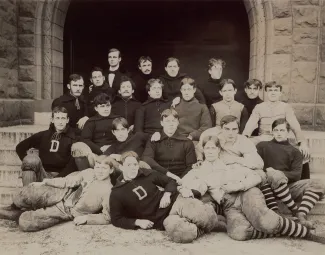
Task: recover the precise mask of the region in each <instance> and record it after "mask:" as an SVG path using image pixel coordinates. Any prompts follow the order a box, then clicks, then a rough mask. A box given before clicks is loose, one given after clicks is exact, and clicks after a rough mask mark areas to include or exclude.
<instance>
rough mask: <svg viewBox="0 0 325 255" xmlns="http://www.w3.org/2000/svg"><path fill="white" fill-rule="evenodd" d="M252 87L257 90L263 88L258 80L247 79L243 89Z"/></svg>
mask: <svg viewBox="0 0 325 255" xmlns="http://www.w3.org/2000/svg"><path fill="white" fill-rule="evenodd" d="M252 85H254V86H256V87H257V88H259V89H261V88H263V84H262V82H261V81H260V80H258V79H249V80H247V81H245V82H244V88H249V87H250V86H252Z"/></svg>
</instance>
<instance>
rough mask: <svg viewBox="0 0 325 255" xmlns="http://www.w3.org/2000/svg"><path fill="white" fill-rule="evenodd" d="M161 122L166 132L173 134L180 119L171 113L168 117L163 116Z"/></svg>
mask: <svg viewBox="0 0 325 255" xmlns="http://www.w3.org/2000/svg"><path fill="white" fill-rule="evenodd" d="M160 124H161V126H162V127H163V130H164V132H165V134H166V135H169V136H172V135H173V134H175V132H176V130H177V127H178V124H179V121H178V119H176V118H175V117H174V116H173V115H169V116H168V117H165V118H163V120H162V121H161V122H160Z"/></svg>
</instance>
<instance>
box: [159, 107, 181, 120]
mask: <svg viewBox="0 0 325 255" xmlns="http://www.w3.org/2000/svg"><path fill="white" fill-rule="evenodd" d="M171 115H172V116H173V117H174V118H176V119H179V116H178V113H177V112H176V111H175V110H174V109H166V110H164V111H163V112H162V113H161V115H160V116H161V117H160V120H164V118H167V117H168V116H171Z"/></svg>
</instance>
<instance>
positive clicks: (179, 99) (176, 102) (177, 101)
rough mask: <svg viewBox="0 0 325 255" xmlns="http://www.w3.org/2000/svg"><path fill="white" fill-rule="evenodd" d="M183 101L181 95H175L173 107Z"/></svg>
mask: <svg viewBox="0 0 325 255" xmlns="http://www.w3.org/2000/svg"><path fill="white" fill-rule="evenodd" d="M180 102H181V98H180V97H175V98H174V100H173V102H172V107H173V108H175V107H176V105H178V104H179V103H180Z"/></svg>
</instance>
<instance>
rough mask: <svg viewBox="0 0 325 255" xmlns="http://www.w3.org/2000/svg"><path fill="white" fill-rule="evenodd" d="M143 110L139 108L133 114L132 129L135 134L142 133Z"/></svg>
mask: <svg viewBox="0 0 325 255" xmlns="http://www.w3.org/2000/svg"><path fill="white" fill-rule="evenodd" d="M144 112H145V108H144V107H143V106H141V107H140V108H138V109H137V110H136V112H135V121H134V129H135V132H143V127H144V117H145V116H144Z"/></svg>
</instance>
